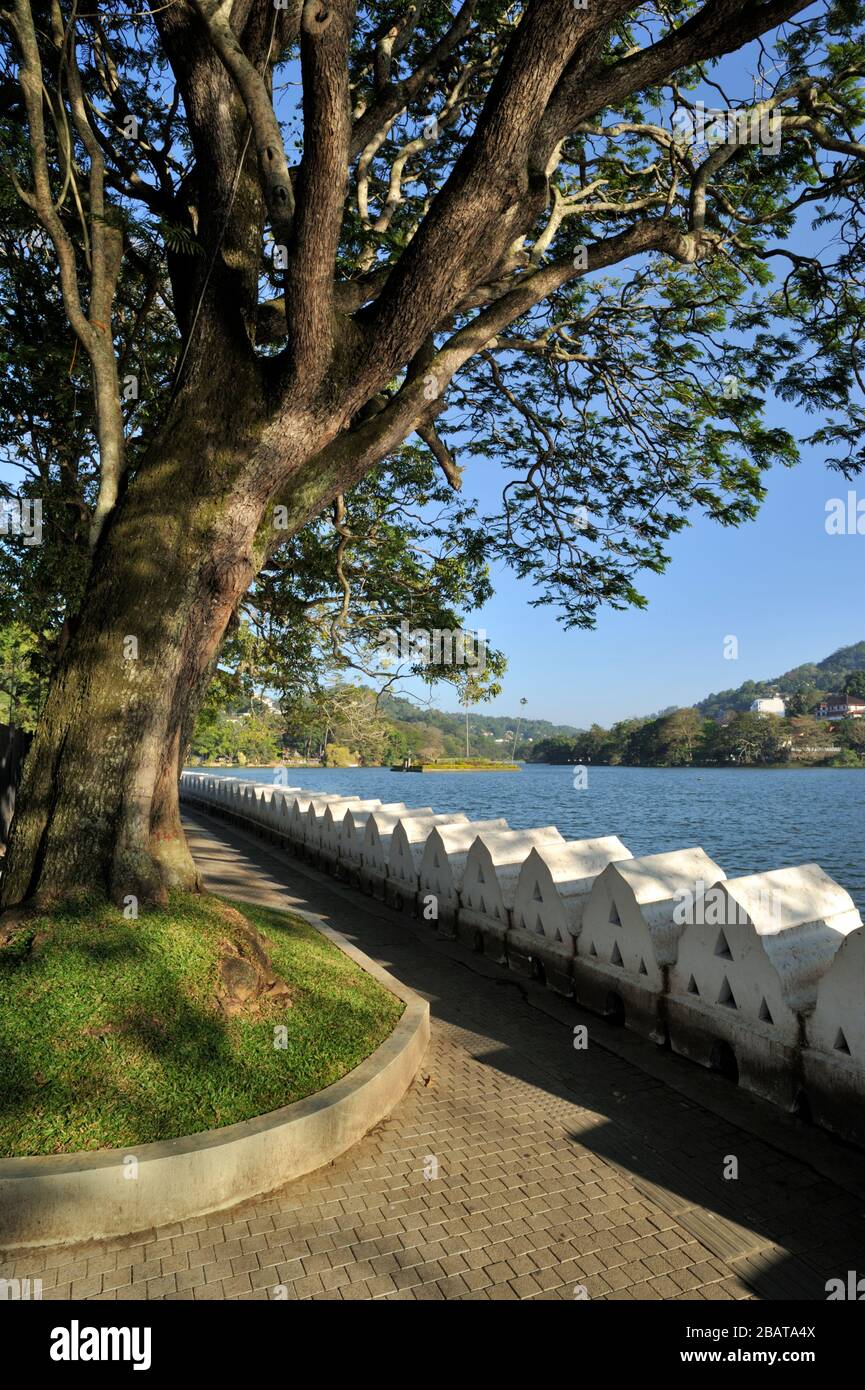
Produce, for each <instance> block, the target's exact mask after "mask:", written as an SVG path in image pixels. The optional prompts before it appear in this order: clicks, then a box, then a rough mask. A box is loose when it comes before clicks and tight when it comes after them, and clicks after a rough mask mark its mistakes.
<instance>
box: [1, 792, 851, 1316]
mask: <svg viewBox="0 0 865 1390" xmlns="http://www.w3.org/2000/svg"><path fill="white" fill-rule="evenodd" d="M188 833H189V836H190V840H191V844H192V848H193V852H194V854H195V857H196V860H197V862H198V864H199V867H200V868H201V870H202V872H203V874H204V875H205V879H206V882H207V884H208V886H209V887H210V888H211V889H213V890H214V891H218V892H222V893H225V894H227V895H229V896H233V897H235V898H244V899H246V900H248V901H256V902H259V903H262V904H266V905H268V906H274V907H282V908H286V907H292V908H296V909H302V910H306V911H308V912H314V913H317V914H319V915H320V916H321V918H322V919H323V920H325V921H326V922H328V923H330V924H331V925H332V926H334V927H336V928H338V929H339V930H340V931H342V932H344V933H345V934H346V935H347V936H349V937H350V938H351V939H352V940H353V941H355V942H356V943H357V944H358V946H360V947H361V948H362V949H363V950H364V951H366V952H367V953H368V954H369V955H370V956H372V957H373V958H375V959H376V960H378V961H380V962H381V963H382V964H383V965H384V966H385V967H386V968H387V969H389V970H391V971H392V972H393V973H394V974H395V975H397V976H398V977H399V978H400V979H402V980H404V981H405V982H406V983H407V984H409V985H411V986H412V987H413V988H414V989H415V990H417V991H418V992H419V993H421V994H423V995H424V996H425V997H426V998H428V999H429V1000H430V1004H431V1009H432V1016H433V1035H432V1041H431V1044H430V1049H429V1052H428V1054H427V1057H426V1060H425V1063H424V1065H423V1066H422V1068H421V1071H420V1074H419V1076H418V1078H417V1080H416V1081H415V1083H414V1085H413V1086H412V1088H411V1089H410V1091H409V1093H408V1095H407V1096H406V1097H405V1099H404V1100H403V1101H402V1103H401V1104H400V1105H399V1106H398V1108H397V1109H396V1110H395V1112H394V1113H393V1115H392V1116H391V1117H390V1118H389V1119H388V1120H387V1121H385V1122H384V1123H383V1124H381V1125H380V1126H378V1128H377V1129H376V1130H375V1131H373V1132H372V1133H371V1134H369V1135H368V1136H367V1137H366V1139H364V1140H363V1141H362V1142H361V1143H360V1144H358V1145H357V1146H356V1147H355V1148H354V1149H352V1150H351V1151H350V1152H349V1153H348V1154H346V1155H344V1156H343V1157H342V1158H341V1159H338V1160H337V1161H336V1162H335V1163H333V1164H331V1165H330V1166H329V1167H327V1168H325V1169H322V1170H319V1171H318V1172H317V1173H314V1174H312V1175H311V1176H310V1177H307V1178H304V1179H302V1180H300V1181H298V1182H294V1183H292V1184H290V1185H289V1186H287V1187H285V1188H283V1189H282V1190H280V1191H279V1192H276V1193H274V1194H271V1195H269V1196H268V1197H266V1198H262V1199H259V1200H256V1201H254V1202H251V1203H246V1204H244V1205H243V1206H241V1207H236V1208H234V1209H232V1210H231V1211H230V1212H227V1213H226V1212H220V1213H214V1214H213V1215H211V1216H208V1217H206V1218H202V1219H201V1220H195V1221H187V1222H184V1223H183V1225H182V1226H179V1225H178V1226H173V1227H167V1228H162V1229H159V1230H156V1231H151V1232H147V1233H145V1234H143V1235H138V1236H135V1237H130V1238H128V1239H126V1240H115V1241H110V1242H100V1243H94V1244H92V1245H90V1246H88V1247H75V1248H74V1249H71V1250H63V1251H53V1252H52V1251H46V1252H27V1253H24V1252H22V1253H21V1254H20V1255H19V1257H18V1258H17V1259H16V1258H14V1257H13V1258H12V1259H11V1260H9V1261H6V1262H5V1263H4V1265H3V1266H2V1267H0V1275H5V1276H6V1277H9V1276H13V1275H16V1274H17V1275H18V1276H19V1277H28V1276H29V1277H31V1278H35V1277H41V1278H42V1280H43V1291H44V1297H46V1298H61V1299H62V1298H70V1297H73V1298H97V1299H126V1298H130V1299H136V1298H143V1297H146V1298H169V1299H179V1298H182V1299H189V1298H196V1299H200V1298H216V1299H226V1298H259V1299H264V1298H274V1297H288V1298H291V1299H309V1298H318V1299H321V1298H325V1299H345V1298H359V1299H371V1298H409V1299H446V1298H477V1299H524V1298H533V1299H550V1298H565V1299H574V1298H575V1297H584V1296H588V1297H589V1298H592V1299H598V1298H601V1299H743V1298H755V1297H756V1298H768V1299H777V1298H786V1297H790V1298H805V1299H824V1298H825V1296H826V1294H825V1283H826V1280H827V1279H829V1278H834V1277H839V1276H840V1277H845V1275H846V1271H847V1270H848V1269H857V1268H861V1266H862V1246H863V1236H865V1225H863V1220H865V1195H863V1194H865V1187H863V1186H862V1175H863V1168H865V1163H863V1159H862V1155H861V1154H859V1153H858V1152H856V1151H853V1150H852V1149H848V1148H846V1147H845V1146H843V1145H841V1144H837V1143H836V1142H835V1141H833V1140H832V1139H830V1138H829V1137H828V1136H826V1135H824V1134H822V1133H821V1132H819V1131H815V1130H808V1129H806V1128H805V1127H804V1126H801V1125H800V1124H799V1123H798V1122H796V1121H792V1120H790V1119H788V1118H787V1117H784V1116H781V1115H780V1114H779V1113H778V1112H776V1111H773V1110H771V1108H769V1107H767V1106H764V1105H762V1104H760V1103H758V1102H756V1101H754V1100H753V1099H752V1098H750V1097H748V1096H746V1095H744V1094H743V1093H741V1092H738V1091H736V1090H735V1088H732V1087H730V1086H729V1085H728V1083H726V1082H724V1081H722V1080H721V1079H720V1078H717V1077H714V1076H711V1075H709V1074H708V1073H705V1072H703V1071H702V1069H700V1068H698V1067H694V1066H692V1065H691V1064H690V1063H688V1062H685V1061H684V1060H682V1059H680V1058H675V1057H673V1056H672V1055H671V1054H668V1053H661V1052H659V1051H658V1050H657V1049H654V1048H652V1047H651V1046H650V1045H648V1044H646V1043H644V1042H642V1041H641V1040H639V1039H635V1038H633V1037H631V1035H629V1034H627V1033H625V1032H623V1031H621V1030H616V1029H614V1028H612V1027H610V1026H608V1025H607V1024H605V1023H603V1022H601V1021H599V1020H597V1019H595V1018H593V1017H592V1016H591V1015H589V1014H585V1013H582V1012H581V1011H579V1010H577V1009H575V1008H574V1007H573V1006H572V1005H570V1004H568V1003H566V1002H565V1001H559V1000H557V999H556V998H555V997H554V996H552V995H550V993H549V992H548V991H546V990H544V989H542V988H541V987H540V986H535V985H533V984H526V983H525V982H523V981H517V980H516V979H515V978H514V976H512V975H510V974H509V973H508V972H507V971H506V970H502V969H500V968H499V967H497V966H494V965H491V964H490V963H488V962H487V961H485V960H484V959H483V958H482V957H478V956H475V955H473V954H471V953H470V952H468V951H466V950H464V949H463V948H462V947H461V946H458V945H456V944H455V943H448V942H444V941H440V940H439V939H438V938H437V936H436V935H435V933H434V932H433V931H432V930H431V928H430V927H429V926H428V925H427V924H425V923H407V922H406V921H405V919H404V918H402V917H399V916H398V915H397V914H395V913H392V912H390V911H389V910H387V909H385V908H381V907H379V905H378V904H374V903H372V902H371V901H370V900H369V899H366V898H364V897H362V896H360V895H358V894H355V893H353V892H351V891H350V890H348V889H343V888H342V887H340V886H339V885H337V884H334V883H333V882H332V881H331V880H330V879H328V878H326V877H325V876H323V875H320V874H317V873H315V872H314V871H312V870H309V869H306V868H301V867H300V866H299V865H297V864H296V863H295V862H294V861H293V860H292V859H290V858H288V857H287V856H284V855H282V854H280V853H278V852H277V851H274V850H272V849H270V848H269V847H266V846H263V845H262V844H261V843H260V842H259V841H257V840H255V839H253V838H252V837H251V836H248V835H246V834H244V833H242V832H239V831H236V830H234V829H229V828H228V827H227V826H225V825H224V824H223V823H221V822H218V821H211V820H209V819H207V818H205V817H196V818H195V819H194V820H193V819H192V818H190V819H189V822H188ZM581 1022H582V1023H586V1024H587V1025H588V1028H589V1037H590V1043H589V1047H588V1048H587V1049H586V1050H584V1051H575V1050H574V1048H573V1046H572V1030H573V1027H574V1024H575V1023H581ZM731 1156H732V1157H735V1158H736V1159H737V1161H738V1173H739V1176H738V1178H737V1179H735V1180H730V1179H725V1177H724V1170H725V1165H726V1166H727V1168H728V1169H729V1158H730V1157H731Z"/></svg>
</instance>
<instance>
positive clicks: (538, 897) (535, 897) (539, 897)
mask: <svg viewBox="0 0 865 1390" xmlns="http://www.w3.org/2000/svg"><path fill="white" fill-rule="evenodd" d="M532 901H533V902H536V903H542V902H543V901H544V895H543V893H542V892H541V885H540V884H539V883H538V881H537V879H535V886H534V888H533V889H532Z"/></svg>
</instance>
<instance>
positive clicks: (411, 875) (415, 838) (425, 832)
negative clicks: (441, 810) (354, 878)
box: [382, 813, 469, 912]
mask: <svg viewBox="0 0 865 1390" xmlns="http://www.w3.org/2000/svg"><path fill="white" fill-rule="evenodd" d="M468 823H469V822H468V817H467V816H464V815H463V814H462V813H459V814H457V815H453V816H451V815H447V814H444V815H432V816H405V817H400V819H399V820H398V821H397V822H396V825H395V826H394V828H393V831H392V833H391V834H390V836H388V837H385V836H382V845H383V846H384V842H385V839H386V838H387V839H388V841H389V845H388V857H387V872H386V875H385V880H384V899H385V902H387V903H389V904H390V906H391V907H395V908H396V909H397V911H407V912H414V910H415V906H416V903H417V889H418V872H419V870H420V861H421V859H422V858H423V852H424V850H425V848H426V842H427V840H428V839H429V837H430V834H431V832H432V831H433V830H434V829H435V828H436V826H440V825H451V824H452V825H468Z"/></svg>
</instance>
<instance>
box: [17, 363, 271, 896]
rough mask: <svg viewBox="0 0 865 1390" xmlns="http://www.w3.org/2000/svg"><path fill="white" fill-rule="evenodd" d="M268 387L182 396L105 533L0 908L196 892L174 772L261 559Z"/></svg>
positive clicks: (27, 785)
mask: <svg viewBox="0 0 865 1390" xmlns="http://www.w3.org/2000/svg"><path fill="white" fill-rule="evenodd" d="M247 370H248V369H247ZM213 375H214V380H216V379H218V377H221V376H222V374H221V373H216V372H214V374H213ZM222 379H223V380H224V377H222ZM244 385H248V386H249V387H250V388H252V387H255V388H256V389H249V390H243V389H242V387H243V386H244ZM258 386H260V383H259V384H257V383H253V382H250V383H243V382H242V381H236V382H235V388H236V389H233V390H232V392H225V391H223V392H222V398H221V399H219V398H217V396H216V394H215V393H211V394H210V398H209V399H203V398H202V394H201V390H200V386H199V389H198V390H197V391H196V392H195V393H194V398H193V393H191V392H187V393H186V402H185V404H183V405H180V404H177V405H176V407H175V409H174V411H173V412H172V415H171V419H170V424H169V426H168V427H167V428H166V429H165V430H164V431H163V433H162V436H161V442H160V443H159V445H158V446H156V448H155V449H154V453H153V456H152V458H151V459H150V460H149V461H148V463H147V465H146V466H145V467H144V468H143V469H142V471H141V474H140V475H139V477H138V478H137V479H136V480H135V482H134V483H133V485H132V486H131V487H130V489H129V492H128V493H127V495H126V497H125V498H124V499H123V500H122V501H121V503H120V505H119V507H118V510H117V512H116V514H115V516H114V518H113V520H112V522H111V524H110V525H109V527H108V528H107V530H106V532H105V534H104V535H103V537H102V540H101V542H100V544H99V546H98V548H97V550H96V553H95V555H94V561H93V568H92V572H91V575H90V579H89V583H88V585H87V590H86V594H85V598H84V601H83V604H82V607H81V611H80V614H79V617H78V620H77V622H76V624H75V627H74V631H73V633H72V636H71V639H70V641H69V644H68V647H67V649H66V651H65V653H64V656H63V658H62V661H61V663H60V665H59V667H58V670H57V672H56V674H55V676H54V679H53V681H52V683H51V687H50V690H49V693H48V697H47V700H46V704H45V708H44V711H43V714H42V717H41V719H40V721H39V725H38V728H37V731H36V734H35V737H34V739H33V744H32V746H31V749H30V752H29V755H28V758H27V761H26V764H25V768H24V776H23V780H22V786H21V788H20V790H19V794H18V800H17V805H16V815H15V821H14V824H13V828H12V836H11V842H10V846H9V850H8V854H7V858H6V868H5V872H4V874H3V880H2V906H3V907H9V906H12V905H14V904H18V903H21V902H24V901H30V900H36V901H40V900H41V901H46V900H50V899H51V898H53V897H56V896H57V895H59V894H61V893H67V892H70V891H74V890H76V889H87V890H91V891H93V890H95V891H97V892H103V893H107V894H109V895H110V896H111V897H112V898H114V899H115V901H123V900H125V899H127V898H129V897H134V898H135V899H136V900H144V901H164V898H165V894H166V890H167V889H169V888H172V887H179V888H186V889H189V888H193V887H195V886H196V885H197V876H196V872H195V869H194V866H193V864H192V860H191V857H190V855H189V852H188V849H187V847H186V843H185V840H184V837H183V833H182V830H181V826H180V814H179V806H178V779H179V772H180V765H181V759H182V757H183V753H184V750H185V746H186V741H187V738H188V736H189V734H190V732H191V724H192V721H193V720H194V717H195V714H196V713H197V710H198V706H199V703H200V700H201V697H202V695H203V693H204V689H205V688H206V684H207V681H208V678H209V675H210V672H211V670H212V667H213V663H214V661H215V659H216V656H217V654H218V651H219V647H220V644H221V642H222V639H223V636H224V634H225V630H226V627H227V624H228V622H229V619H230V617H231V614H232V612H233V611H234V608H235V606H236V605H237V603H238V602H239V600H240V599H241V597H242V596H243V594H244V593H245V592H246V590H247V589H248V587H249V585H250V584H251V582H252V580H253V579H254V577H255V574H256V573H257V571H258V568H259V567H260V565H261V563H262V560H263V558H264V542H263V540H262V537H261V535H259V534H257V533H258V532H259V527H260V522H261V518H262V515H263V512H264V508H265V505H266V502H267V498H262V497H260V496H256V495H255V494H254V493H253V491H252V489H251V487H250V485H249V483H248V482H244V479H245V478H248V477H249V469H248V463H249V459H250V457H251V456H252V454H253V452H254V450H255V448H256V446H257V445H259V444H260V442H261V439H262V437H263V435H264V430H265V422H264V421H263V420H262V419H261V418H260V415H258V414H256V412H255V411H254V410H252V409H251V408H246V409H245V408H244V404H243V403H244V401H250V400H256V399H260V398H261V396H262V393H261V391H260V389H258Z"/></svg>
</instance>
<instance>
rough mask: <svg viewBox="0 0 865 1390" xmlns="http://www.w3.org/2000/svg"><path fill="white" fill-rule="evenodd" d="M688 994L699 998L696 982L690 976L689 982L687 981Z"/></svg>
mask: <svg viewBox="0 0 865 1390" xmlns="http://www.w3.org/2000/svg"><path fill="white" fill-rule="evenodd" d="M688 993H689V994H696V995H697V996H698V997H699V994H700V991H699V989H698V988H697V981H696V980H695V979H694V977H693V975H692V976H691V978H690V980H689V981H688Z"/></svg>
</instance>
